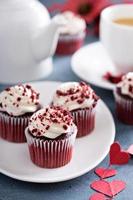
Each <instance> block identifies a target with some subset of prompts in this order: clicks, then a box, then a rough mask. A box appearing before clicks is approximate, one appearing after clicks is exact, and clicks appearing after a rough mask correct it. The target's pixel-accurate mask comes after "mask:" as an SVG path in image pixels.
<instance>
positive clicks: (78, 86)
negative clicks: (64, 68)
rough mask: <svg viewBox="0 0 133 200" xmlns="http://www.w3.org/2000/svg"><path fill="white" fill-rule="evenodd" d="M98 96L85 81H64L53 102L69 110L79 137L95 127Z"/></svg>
mask: <svg viewBox="0 0 133 200" xmlns="http://www.w3.org/2000/svg"><path fill="white" fill-rule="evenodd" d="M97 101H98V97H97V95H96V94H95V92H94V91H93V89H92V88H91V87H90V86H89V85H87V84H86V83H84V82H80V83H78V82H67V83H63V84H61V85H60V86H59V88H58V89H57V90H56V92H55V94H54V97H53V101H52V104H53V105H54V106H61V107H63V108H65V109H67V110H69V111H70V112H71V114H72V116H73V118H74V123H75V124H76V125H77V128H78V133H77V137H82V136H85V135H88V134H89V133H91V132H92V131H93V129H94V127H95V112H96V105H97Z"/></svg>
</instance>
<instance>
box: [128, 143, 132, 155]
mask: <svg viewBox="0 0 133 200" xmlns="http://www.w3.org/2000/svg"><path fill="white" fill-rule="evenodd" d="M127 152H128V153H129V154H130V155H133V144H132V145H130V146H129V148H128V150H127Z"/></svg>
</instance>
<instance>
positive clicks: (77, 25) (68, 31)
mask: <svg viewBox="0 0 133 200" xmlns="http://www.w3.org/2000/svg"><path fill="white" fill-rule="evenodd" d="M56 17H58V18H59V20H60V17H61V18H62V17H63V18H65V20H66V24H65V25H64V27H62V29H61V34H60V37H59V41H58V45H57V49H56V53H57V54H60V55H66V54H72V53H74V52H75V51H76V50H78V49H79V48H80V47H81V46H82V45H83V43H84V39H85V35H86V23H85V20H84V19H82V18H81V17H80V16H78V15H75V14H74V13H73V12H71V11H66V12H63V13H61V14H59V15H58V16H56Z"/></svg>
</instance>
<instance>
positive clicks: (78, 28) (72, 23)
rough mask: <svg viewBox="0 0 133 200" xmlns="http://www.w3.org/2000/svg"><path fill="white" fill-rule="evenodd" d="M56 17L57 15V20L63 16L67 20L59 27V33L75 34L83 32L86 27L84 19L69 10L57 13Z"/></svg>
mask: <svg viewBox="0 0 133 200" xmlns="http://www.w3.org/2000/svg"><path fill="white" fill-rule="evenodd" d="M56 17H58V20H60V18H62V17H63V18H65V20H66V22H67V23H66V24H65V25H64V26H63V27H62V28H61V34H70V35H75V34H79V33H82V32H84V31H85V29H86V24H85V20H84V19H82V18H81V17H79V16H77V15H75V14H74V13H72V12H70V11H66V12H63V13H61V14H58V15H57V16H56Z"/></svg>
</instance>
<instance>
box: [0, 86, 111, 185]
mask: <svg viewBox="0 0 133 200" xmlns="http://www.w3.org/2000/svg"><path fill="white" fill-rule="evenodd" d="M32 85H33V86H34V88H36V89H37V90H38V91H39V92H40V93H41V101H42V102H43V104H44V105H46V104H48V103H49V102H51V98H52V95H53V92H54V91H55V89H56V88H57V86H58V85H59V83H58V82H37V83H34V84H32ZM104 119H106V123H105V120H104ZM114 136H115V125H114V121H113V118H112V115H111V113H110V111H109V109H108V108H107V106H106V105H105V104H104V103H103V101H100V102H99V105H98V107H97V115H96V127H95V130H94V131H93V132H92V134H91V135H89V136H86V137H84V138H80V139H77V140H76V144H75V151H74V154H73V158H72V161H71V162H70V164H68V165H66V166H64V167H61V168H57V169H42V168H40V167H37V166H36V165H34V164H33V163H32V162H31V160H30V157H29V152H28V147H27V144H14V143H10V142H7V141H4V140H2V139H0V172H1V173H3V174H5V175H7V176H10V177H12V178H15V179H19V180H23V181H29V182H39V183H51V182H60V181H65V180H70V179H73V178H75V177H78V176H81V175H83V174H85V173H86V172H89V171H90V170H91V169H93V168H94V167H96V166H97V165H98V164H99V163H100V162H101V161H102V160H103V159H104V158H105V156H106V155H107V153H108V151H109V147H110V144H111V143H112V142H113V140H114Z"/></svg>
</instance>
